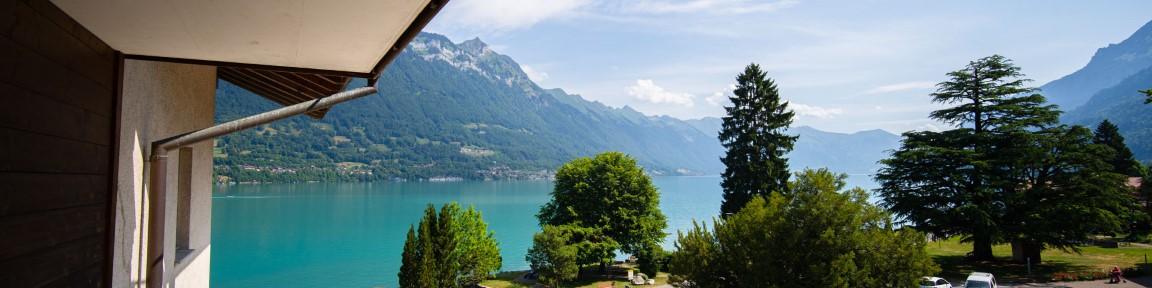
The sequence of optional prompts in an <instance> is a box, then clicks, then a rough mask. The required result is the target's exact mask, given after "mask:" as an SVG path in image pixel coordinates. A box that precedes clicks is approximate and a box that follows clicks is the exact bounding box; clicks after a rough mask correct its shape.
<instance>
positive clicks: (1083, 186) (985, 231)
mask: <svg viewBox="0 0 1152 288" xmlns="http://www.w3.org/2000/svg"><path fill="white" fill-rule="evenodd" d="M1019 71H1020V68H1018V67H1016V66H1014V65H1012V63H1011V61H1010V60H1008V59H1006V58H1004V57H1002V56H999V55H994V56H991V57H986V58H982V59H979V60H976V61H973V62H972V63H970V64H969V65H968V66H967V67H965V68H964V69H963V70H958V71H955V72H951V73H948V75H949V76H950V79H949V80H948V81H945V82H942V83H940V84H939V85H938V87H939V88H938V89H937V92H936V93H933V94H932V96H933V100H934V101H935V102H938V103H944V104H958V105H956V106H953V107H949V108H945V109H942V110H938V111H935V112H932V114H931V116H932V118H934V119H937V120H941V121H944V122H947V123H951V124H953V125H956V129H952V130H948V131H943V132H909V133H905V134H904V143H903V145H902V146H901V148H900V149H898V150H896V151H895V152H893V154H892V157H891V158H889V159H885V160H883V161H882V162H881V163H882V164H883V165H884V167H883V168H882V169H881V170H880V172H879V173H877V176H876V179H877V180H878V181H879V182H880V185H881V186H880V189H879V190H878V191H879V192H880V195H881V197H882V199H883V200H882V203H883V205H884V206H885V207H886V208H888V209H889V210H891V211H892V212H893V213H895V214H896V215H897V216H899V217H901V218H902V219H903V220H905V221H908V222H909V223H910V224H911V227H914V228H915V229H918V230H920V231H926V232H929V233H932V234H935V235H936V236H939V237H950V236H953V235H962V236H964V237H965V238H963V240H965V241H968V242H972V244H973V252H972V256H973V257H975V258H978V259H991V257H992V244H994V243H1004V242H1011V243H1012V244H1013V245H1014V246H1016V248H1017V249H1014V250H1013V251H1014V254H1013V257H1014V259H1016V260H1018V261H1024V259H1025V258H1031V259H1032V261H1040V260H1041V259H1040V252H1041V251H1043V250H1044V249H1046V248H1048V247H1055V248H1061V249H1074V247H1073V246H1072V243H1074V242H1076V241H1082V240H1085V239H1086V238H1087V237H1088V235H1090V234H1092V233H1108V232H1116V231H1120V230H1119V228H1120V227H1123V226H1124V225H1123V224H1124V222H1126V221H1130V220H1132V219H1135V218H1134V217H1135V216H1134V215H1131V213H1129V212H1127V211H1130V210H1131V208H1130V207H1126V205H1127V204H1126V203H1132V202H1133V201H1132V199H1131V198H1130V197H1128V196H1127V195H1126V194H1125V193H1124V192H1123V190H1122V189H1120V188H1122V185H1123V179H1122V177H1119V176H1118V175H1117V174H1115V173H1112V172H1111V171H1112V170H1113V168H1112V167H1111V166H1110V165H1109V164H1108V162H1106V161H1109V160H1111V159H1113V154H1114V152H1113V151H1111V149H1109V148H1107V147H1106V146H1104V145H1099V144H1095V143H1093V138H1092V133H1091V131H1090V130H1088V129H1087V128H1083V127H1079V126H1073V127H1067V126H1057V125H1056V118H1057V117H1058V116H1059V114H1060V112H1059V111H1058V110H1056V109H1055V107H1054V106H1052V105H1046V104H1045V99H1044V97H1043V96H1041V95H1039V94H1029V93H1032V92H1034V91H1035V89H1033V88H1027V87H1024V86H1023V85H1024V83H1025V82H1027V81H1028V80H1027V79H1023V78H1022V77H1023V76H1024V75H1023V74H1021V73H1020V72H1019ZM1105 128H1107V127H1105ZM1104 130H1108V129H1104ZM1112 132H1115V131H1112ZM1113 134H1115V133H1113ZM1114 137H1118V135H1111V136H1107V137H1104V138H1108V139H1103V138H1101V141H1113V140H1115V138H1114ZM1121 144H1122V143H1121ZM1130 216H1131V217H1130Z"/></svg>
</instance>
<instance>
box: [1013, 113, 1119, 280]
mask: <svg viewBox="0 0 1152 288" xmlns="http://www.w3.org/2000/svg"><path fill="white" fill-rule="evenodd" d="M1007 138H1008V139H1010V140H1009V141H1006V142H1011V143H1012V144H1014V145H1012V144H1005V145H1002V147H1003V149H1002V151H1003V153H1004V154H1009V155H1014V156H1015V157H1013V158H1007V157H1005V158H1006V159H1005V161H1007V160H1013V161H1015V162H1012V163H1004V165H1003V167H1005V168H1004V169H1012V170H1009V171H1010V174H1011V175H1018V176H1017V177H1012V178H1008V179H1010V180H1011V181H1013V183H1005V184H1004V186H1006V187H1005V188H1002V190H1001V193H1002V194H1004V198H1005V203H1004V204H1005V206H1006V207H1007V209H1006V212H1005V214H1004V215H1003V217H1004V218H1003V219H1001V220H999V222H1000V223H1001V226H1000V227H1001V230H1002V231H1003V234H1004V237H1005V240H1007V241H1010V242H1012V243H1013V245H1019V246H1020V247H1018V249H1017V252H1016V253H1014V257H1015V258H1016V259H1017V260H1020V261H1024V260H1025V259H1026V258H1031V261H1035V262H1039V261H1041V260H1042V259H1041V255H1040V252H1041V251H1042V250H1044V249H1045V248H1049V247H1051V248H1059V249H1073V250H1074V249H1077V248H1076V246H1075V245H1074V243H1075V242H1076V241H1083V240H1087V239H1088V238H1089V237H1090V236H1091V235H1094V234H1104V233H1116V232H1124V231H1126V230H1125V229H1126V228H1127V227H1126V226H1127V224H1128V223H1131V222H1133V220H1135V219H1136V218H1138V217H1139V216H1140V215H1138V214H1136V213H1133V212H1138V211H1139V209H1138V208H1137V207H1136V206H1135V205H1134V203H1135V201H1134V199H1133V198H1132V197H1131V195H1130V194H1129V191H1128V189H1125V188H1124V181H1125V177H1124V176H1123V175H1121V174H1118V173H1115V172H1114V171H1113V169H1114V168H1113V166H1112V165H1111V164H1109V162H1108V160H1110V159H1113V156H1112V155H1113V154H1114V151H1113V150H1112V149H1110V148H1108V147H1107V146H1105V145H1100V144H1095V143H1093V142H1094V139H1093V135H1092V131H1091V130H1089V129H1088V128H1085V127H1081V126H1072V127H1067V126H1057V127H1052V128H1047V129H1044V130H1039V131H1030V132H1018V133H1016V134H1014V135H1010V136H1008V137H1007ZM1001 157H1004V156H1001Z"/></svg>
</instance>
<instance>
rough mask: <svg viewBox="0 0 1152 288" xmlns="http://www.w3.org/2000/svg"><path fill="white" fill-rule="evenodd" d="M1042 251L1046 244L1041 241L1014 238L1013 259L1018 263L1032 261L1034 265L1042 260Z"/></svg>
mask: <svg viewBox="0 0 1152 288" xmlns="http://www.w3.org/2000/svg"><path fill="white" fill-rule="evenodd" d="M1040 252H1044V246H1043V245H1040V243H1036V242H1034V241H1027V240H1012V261H1015V262H1017V263H1021V264H1024V263H1032V265H1036V264H1039V263H1040V261H1041V260H1042V259H1041V258H1040Z"/></svg>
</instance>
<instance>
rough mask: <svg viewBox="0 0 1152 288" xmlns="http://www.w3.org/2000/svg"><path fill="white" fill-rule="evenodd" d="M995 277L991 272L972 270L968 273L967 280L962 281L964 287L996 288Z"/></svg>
mask: <svg viewBox="0 0 1152 288" xmlns="http://www.w3.org/2000/svg"><path fill="white" fill-rule="evenodd" d="M997 287H1000V286H999V285H996V277H995V276H992V273H985V272H972V274H968V280H965V281H964V288H997Z"/></svg>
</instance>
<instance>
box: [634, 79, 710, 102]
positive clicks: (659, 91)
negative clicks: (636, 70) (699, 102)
mask: <svg viewBox="0 0 1152 288" xmlns="http://www.w3.org/2000/svg"><path fill="white" fill-rule="evenodd" d="M628 95H632V97H636V99H640V100H643V101H647V102H651V103H654V104H664V103H668V104H675V105H680V106H685V107H692V106H695V104H696V103H695V101H693V100H692V98H694V96H692V94H688V93H676V92H672V91H668V90H665V89H664V87H660V86H657V85H656V82H654V81H652V80H650V79H640V80H636V85H632V86H629V87H628Z"/></svg>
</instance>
